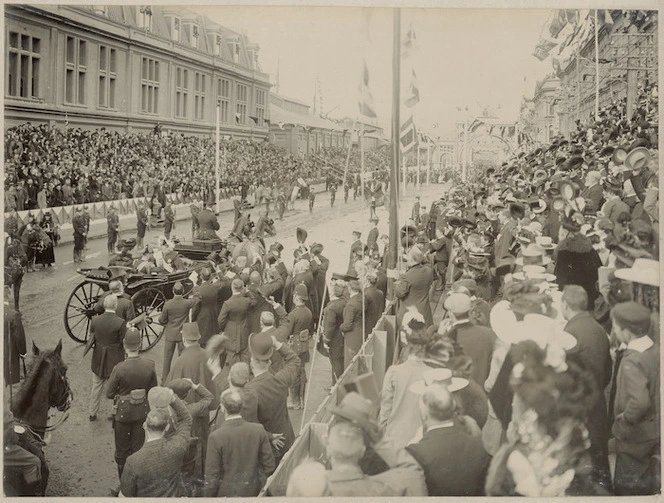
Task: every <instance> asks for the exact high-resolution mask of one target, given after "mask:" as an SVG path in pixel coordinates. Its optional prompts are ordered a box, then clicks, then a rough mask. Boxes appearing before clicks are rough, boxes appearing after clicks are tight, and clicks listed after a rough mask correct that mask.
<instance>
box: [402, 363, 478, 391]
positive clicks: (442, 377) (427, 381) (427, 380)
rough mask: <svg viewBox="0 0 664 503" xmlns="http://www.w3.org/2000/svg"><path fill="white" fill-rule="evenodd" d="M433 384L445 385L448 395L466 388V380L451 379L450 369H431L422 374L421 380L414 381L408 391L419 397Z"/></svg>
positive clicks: (459, 378)
mask: <svg viewBox="0 0 664 503" xmlns="http://www.w3.org/2000/svg"><path fill="white" fill-rule="evenodd" d="M434 383H440V384H445V385H446V386H447V390H448V391H449V392H450V393H453V392H454V391H459V390H461V389H463V388H465V387H466V386H468V379H463V378H462V377H452V371H451V370H450V369H431V370H425V371H424V372H423V373H422V380H421V381H415V382H414V383H413V384H411V385H410V387H409V388H408V389H409V390H410V391H412V392H413V393H416V394H418V395H421V394H423V393H424V392H425V391H426V389H427V386H430V385H432V384H434Z"/></svg>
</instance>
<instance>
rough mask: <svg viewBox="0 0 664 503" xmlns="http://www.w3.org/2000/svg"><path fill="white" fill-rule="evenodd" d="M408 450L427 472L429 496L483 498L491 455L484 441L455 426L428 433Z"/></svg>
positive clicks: (407, 448) (425, 472)
mask: <svg viewBox="0 0 664 503" xmlns="http://www.w3.org/2000/svg"><path fill="white" fill-rule="evenodd" d="M406 450H407V451H408V452H409V453H410V454H411V455H412V456H413V457H414V458H415V459H416V460H417V461H418V463H419V464H420V465H421V466H422V468H423V469H424V477H425V479H426V483H427V489H428V491H429V496H482V495H483V494H484V480H485V478H486V473H487V469H488V467H489V455H488V454H487V452H486V451H485V450H484V446H483V445H482V439H481V438H479V437H471V436H470V435H468V434H467V433H466V432H465V431H464V430H463V428H461V427H460V426H457V425H454V426H450V427H447V428H436V429H433V430H430V431H427V432H426V433H425V434H424V437H423V438H422V440H420V441H419V442H418V443H417V444H411V445H409V446H408V447H406Z"/></svg>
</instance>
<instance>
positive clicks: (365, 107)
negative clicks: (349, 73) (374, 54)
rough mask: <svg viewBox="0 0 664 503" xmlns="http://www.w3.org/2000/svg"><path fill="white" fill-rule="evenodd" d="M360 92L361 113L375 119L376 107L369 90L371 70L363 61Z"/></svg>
mask: <svg viewBox="0 0 664 503" xmlns="http://www.w3.org/2000/svg"><path fill="white" fill-rule="evenodd" d="M358 92H359V99H358V106H359V107H360V113H361V114H362V115H364V116H366V117H372V118H374V119H375V118H376V106H375V105H374V99H373V96H372V94H371V89H369V68H368V67H367V62H366V61H362V80H361V81H360V85H359V87H358Z"/></svg>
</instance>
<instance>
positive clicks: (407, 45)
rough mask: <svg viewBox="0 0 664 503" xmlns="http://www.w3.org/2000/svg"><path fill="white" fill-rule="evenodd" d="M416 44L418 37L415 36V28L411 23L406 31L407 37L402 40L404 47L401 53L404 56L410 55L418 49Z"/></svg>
mask: <svg viewBox="0 0 664 503" xmlns="http://www.w3.org/2000/svg"><path fill="white" fill-rule="evenodd" d="M416 45H417V37H416V36H415V30H413V25H410V28H408V33H406V38H404V39H403V42H401V47H402V48H403V50H402V51H401V55H402V56H403V57H404V58H408V57H410V55H411V54H412V53H413V52H414V51H415V50H416Z"/></svg>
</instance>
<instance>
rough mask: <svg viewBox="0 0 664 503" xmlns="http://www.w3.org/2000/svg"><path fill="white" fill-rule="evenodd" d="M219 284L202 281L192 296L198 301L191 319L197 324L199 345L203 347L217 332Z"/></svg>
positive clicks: (220, 285)
mask: <svg viewBox="0 0 664 503" xmlns="http://www.w3.org/2000/svg"><path fill="white" fill-rule="evenodd" d="M221 287H222V284H221V283H210V282H209V281H204V282H203V283H202V284H201V285H200V286H199V287H198V288H197V289H196V290H194V292H193V295H195V296H196V297H198V298H199V299H200V302H199V303H198V304H197V305H196V307H195V308H194V310H193V311H192V316H191V317H192V319H193V320H196V323H197V324H198V331H199V332H200V334H201V340H200V344H201V345H203V346H205V344H207V341H208V340H209V339H210V337H211V336H212V335H214V334H216V333H217V332H218V328H217V318H219V309H220V308H219V291H220V290H221Z"/></svg>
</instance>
